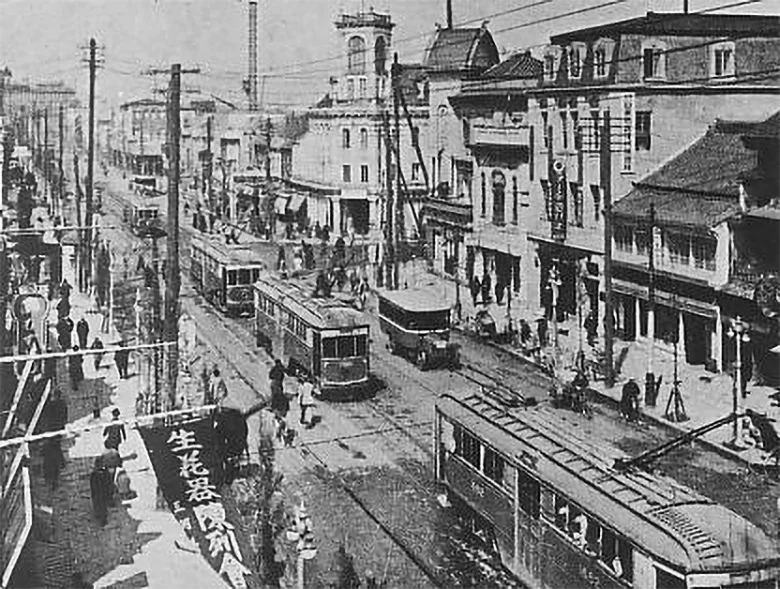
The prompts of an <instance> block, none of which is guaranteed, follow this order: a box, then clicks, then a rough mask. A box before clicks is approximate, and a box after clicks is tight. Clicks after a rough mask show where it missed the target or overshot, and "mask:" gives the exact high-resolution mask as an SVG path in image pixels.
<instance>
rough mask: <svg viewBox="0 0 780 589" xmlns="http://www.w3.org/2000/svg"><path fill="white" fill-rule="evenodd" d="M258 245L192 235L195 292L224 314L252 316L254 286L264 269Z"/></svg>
mask: <svg viewBox="0 0 780 589" xmlns="http://www.w3.org/2000/svg"><path fill="white" fill-rule="evenodd" d="M256 245H257V244H252V243H247V244H226V243H224V241H222V240H221V239H219V238H218V237H216V236H215V237H213V238H209V237H208V236H205V235H204V236H201V235H193V236H192V253H191V257H190V277H191V278H192V281H193V282H194V283H195V289H196V290H197V291H198V292H199V293H200V294H202V295H203V296H204V297H205V298H206V300H207V301H209V302H210V303H211V304H212V305H214V306H215V307H217V308H218V309H220V310H221V311H223V312H224V313H227V314H229V315H252V313H253V312H254V308H255V307H254V299H253V296H252V284H253V283H254V282H255V280H257V278H258V276H260V273H261V272H262V271H263V270H264V269H265V264H264V263H263V262H262V261H261V254H260V252H259V251H258V248H257V247H255V246H256Z"/></svg>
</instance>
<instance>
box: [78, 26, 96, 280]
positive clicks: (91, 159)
mask: <svg viewBox="0 0 780 589" xmlns="http://www.w3.org/2000/svg"><path fill="white" fill-rule="evenodd" d="M96 53H97V42H96V41H95V39H94V38H93V39H90V40H89V138H88V142H87V187H86V188H87V214H86V219H85V221H86V223H85V225H88V226H89V228H88V229H87V230H86V232H85V233H86V235H85V237H86V244H85V249H86V253H87V256H86V257H87V259H86V266H87V267H86V270H85V276H86V282H87V285H86V286H88V285H89V281H90V278H91V274H92V228H91V227H92V183H93V180H94V166H95V71H96V69H97V62H96ZM80 224H81V223H79V225H80Z"/></svg>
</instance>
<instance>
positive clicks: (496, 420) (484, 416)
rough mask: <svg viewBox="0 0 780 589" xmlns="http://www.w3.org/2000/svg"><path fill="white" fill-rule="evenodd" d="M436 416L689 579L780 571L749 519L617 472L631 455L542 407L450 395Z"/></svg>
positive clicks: (779, 560)
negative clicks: (619, 462) (455, 423)
mask: <svg viewBox="0 0 780 589" xmlns="http://www.w3.org/2000/svg"><path fill="white" fill-rule="evenodd" d="M437 408H438V409H439V410H440V411H441V412H442V413H444V414H445V415H449V416H451V417H453V418H455V419H456V420H457V421H458V422H459V423H462V424H463V425H464V426H466V427H467V428H468V429H470V430H471V431H473V432H474V433H476V434H477V435H478V436H479V437H481V438H483V439H484V440H485V441H487V442H489V443H490V444H491V445H492V446H493V447H494V448H495V449H496V450H498V451H499V452H501V453H502V454H504V455H505V456H506V457H507V458H511V459H513V460H514V461H515V462H517V463H518V464H521V465H522V466H523V467H524V468H525V469H526V470H528V472H530V473H531V474H534V475H535V476H537V477H538V478H539V479H540V480H541V481H543V482H545V483H547V484H549V485H550V486H551V487H553V488H554V489H555V491H556V492H558V493H559V494H561V495H564V496H566V497H567V498H569V499H570V500H572V501H573V502H575V503H576V504H578V505H579V506H580V507H582V508H583V509H584V510H586V511H588V512H590V513H591V514H592V515H594V516H596V517H598V518H599V519H600V520H601V521H603V522H604V523H606V524H607V525H609V526H610V527H612V528H613V529H614V530H616V531H619V532H621V533H622V534H623V535H624V536H626V537H627V538H630V539H632V540H633V541H634V542H635V543H637V544H638V545H640V546H641V548H642V549H643V550H645V551H649V552H650V553H651V554H652V555H653V556H654V557H655V558H657V559H658V560H660V561H661V562H665V563H667V564H670V565H672V566H674V567H676V568H678V569H681V570H683V571H685V572H686V573H695V572H716V571H728V570H744V569H745V568H747V567H756V566H758V567H763V566H778V565H780V554H778V551H777V549H776V548H775V546H774V542H773V541H772V540H771V539H770V538H769V537H767V535H766V534H765V533H764V532H763V531H762V530H761V529H759V528H758V527H756V526H755V525H753V524H752V523H750V522H749V521H747V520H746V519H745V518H743V517H741V516H740V515H738V514H736V513H734V512H733V511H731V510H729V509H727V508H726V507H724V506H723V505H720V504H717V503H715V502H713V501H712V500H710V499H708V498H706V497H704V496H703V495H700V494H698V493H696V492H695V491H692V490H691V489H689V488H687V487H684V486H683V485H681V484H679V483H677V482H676V481H674V480H672V479H670V478H667V477H663V476H660V475H654V474H650V473H647V472H644V471H641V470H633V471H627V472H619V471H617V470H616V469H615V468H614V467H613V465H614V461H615V459H616V458H626V457H627V456H626V454H625V453H623V452H621V451H620V450H618V449H617V448H615V447H613V446H609V445H606V444H604V443H600V441H599V440H594V439H593V438H587V439H586V438H584V437H581V436H579V435H578V434H577V433H575V432H574V431H573V428H572V425H571V423H569V422H567V421H566V420H565V419H563V418H562V417H560V416H559V415H558V414H557V413H555V412H554V411H553V410H551V409H549V408H547V407H544V406H543V405H542V406H537V407H532V408H524V409H514V410H512V409H509V408H504V407H502V406H500V405H498V404H496V403H494V402H492V401H490V400H489V399H487V398H485V397H484V396H483V395H479V394H463V395H456V394H446V395H443V396H441V397H440V398H439V399H438V400H437Z"/></svg>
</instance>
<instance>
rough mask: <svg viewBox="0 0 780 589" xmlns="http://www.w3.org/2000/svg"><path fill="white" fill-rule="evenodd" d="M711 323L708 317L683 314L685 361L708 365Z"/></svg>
mask: <svg viewBox="0 0 780 589" xmlns="http://www.w3.org/2000/svg"><path fill="white" fill-rule="evenodd" d="M710 321H711V320H709V319H707V318H706V317H701V316H699V315H692V314H691V313H683V328H684V329H685V361H686V362H687V363H688V364H706V363H707V361H708V360H709V357H710V337H711V330H710Z"/></svg>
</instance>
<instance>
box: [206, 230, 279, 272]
mask: <svg viewBox="0 0 780 589" xmlns="http://www.w3.org/2000/svg"><path fill="white" fill-rule="evenodd" d="M220 237H221V236H220ZM192 243H193V244H197V245H198V247H200V248H201V249H202V250H203V251H204V252H206V253H207V254H208V255H209V256H211V257H213V258H214V259H215V260H217V262H219V263H220V264H222V265H224V266H255V267H257V266H262V267H263V268H265V267H266V264H265V262H263V251H262V248H263V247H265V244H263V243H262V242H249V243H238V244H227V243H225V242H224V239H219V238H207V237H200V236H193V237H192Z"/></svg>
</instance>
